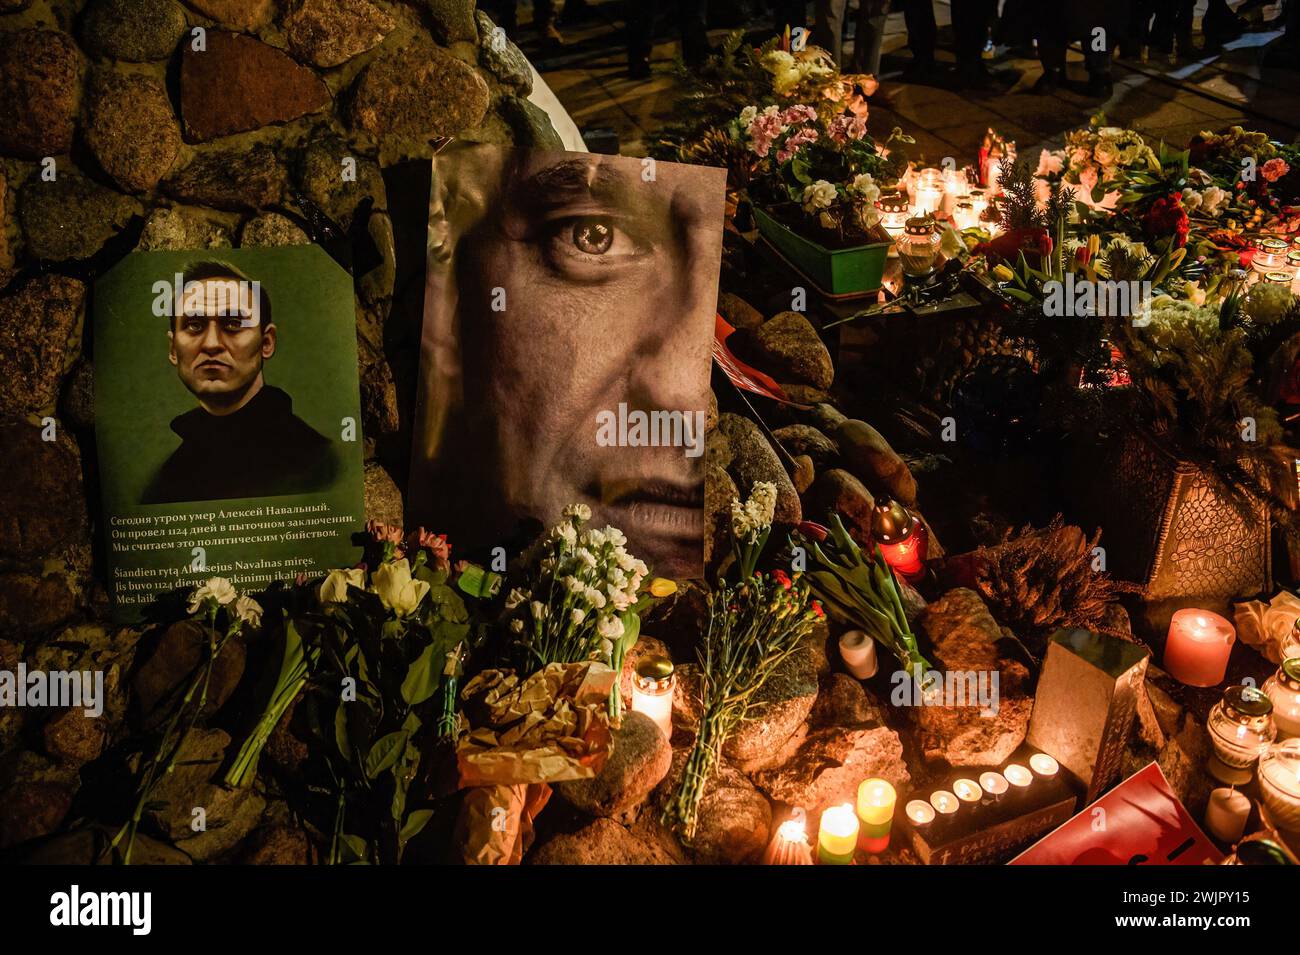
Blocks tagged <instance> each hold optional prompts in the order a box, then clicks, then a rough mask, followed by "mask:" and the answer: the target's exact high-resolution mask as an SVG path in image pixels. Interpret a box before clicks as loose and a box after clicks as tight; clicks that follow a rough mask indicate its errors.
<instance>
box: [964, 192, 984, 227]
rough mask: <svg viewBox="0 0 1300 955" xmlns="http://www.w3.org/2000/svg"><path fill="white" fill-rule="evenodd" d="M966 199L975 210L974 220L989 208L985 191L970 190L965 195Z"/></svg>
mask: <svg viewBox="0 0 1300 955" xmlns="http://www.w3.org/2000/svg"><path fill="white" fill-rule="evenodd" d="M966 198H967V199H969V200H970V204H971V205H972V206H974V208H975V217H976V219H978V218H979V217H980V216H981V215H983V214H984V210H985V209H987V208H988V207H989V194H988V190H986V189H978V188H976V189H971V190H970V191H969V192H967V193H966Z"/></svg>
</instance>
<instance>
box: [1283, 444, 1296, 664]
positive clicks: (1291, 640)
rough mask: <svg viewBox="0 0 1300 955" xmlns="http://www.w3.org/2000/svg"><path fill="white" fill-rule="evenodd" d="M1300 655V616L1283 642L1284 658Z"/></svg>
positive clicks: (1288, 658)
mask: <svg viewBox="0 0 1300 955" xmlns="http://www.w3.org/2000/svg"><path fill="white" fill-rule="evenodd" d="M1295 470H1296V485H1297V489H1300V459H1298V460H1297V461H1296V469H1295ZM1292 657H1300V617H1297V618H1296V621H1295V623H1294V624H1292V625H1291V634H1290V636H1288V637H1287V638H1286V639H1285V640H1284V641H1283V642H1282V659H1283V660H1290V659H1291V658H1292Z"/></svg>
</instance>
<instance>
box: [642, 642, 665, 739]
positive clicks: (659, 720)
mask: <svg viewBox="0 0 1300 955" xmlns="http://www.w3.org/2000/svg"><path fill="white" fill-rule="evenodd" d="M673 684H674V678H673V661H672V660H669V659H668V658H667V657H666V656H663V655H661V654H658V653H651V654H647V655H646V656H644V657H642V658H641V659H640V660H638V661H637V664H636V673H635V674H634V675H633V677H632V711H633V712H635V713H644V714H645V715H646V716H648V717H650V719H652V720H654V724H655V726H658V727H659V731H660V732H662V733H663V734H664V738H665V739H672V738H673Z"/></svg>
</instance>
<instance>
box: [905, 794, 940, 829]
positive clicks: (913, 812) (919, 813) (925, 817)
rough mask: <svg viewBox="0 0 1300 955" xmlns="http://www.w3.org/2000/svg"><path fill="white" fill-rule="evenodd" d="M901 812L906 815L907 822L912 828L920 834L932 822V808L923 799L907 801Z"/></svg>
mask: <svg viewBox="0 0 1300 955" xmlns="http://www.w3.org/2000/svg"><path fill="white" fill-rule="evenodd" d="M903 811H904V812H905V813H907V821H908V822H910V823H911V824H912V828H913V829H917V830H919V831H921V832H924V831H925V829H926V827H927V826H929V825H930V823H932V822H934V807H933V806H931V805H930V804H929V803H928V802H926V801H925V800H924V799H909V800H908V802H907V805H906V806H904V807H903Z"/></svg>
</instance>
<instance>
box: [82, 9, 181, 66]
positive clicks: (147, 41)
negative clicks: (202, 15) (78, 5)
mask: <svg viewBox="0 0 1300 955" xmlns="http://www.w3.org/2000/svg"><path fill="white" fill-rule="evenodd" d="M188 29H189V23H188V22H187V21H186V19H185V11H184V10H182V9H181V7H180V5H179V4H177V3H174V2H173V0H92V2H91V4H90V6H88V7H87V8H86V13H85V18H84V19H83V20H82V24H81V39H82V41H83V42H84V43H85V45H86V50H87V51H88V52H89V53H91V54H93V55H95V56H99V57H103V58H105V59H112V60H126V61H127V62H128V63H146V62H149V61H151V60H162V59H166V58H167V57H168V56H170V55H171V53H172V51H173V50H175V49H176V44H177V43H179V42H180V40H181V37H183V36H184V35H185V32H186V31H187V30H188Z"/></svg>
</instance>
